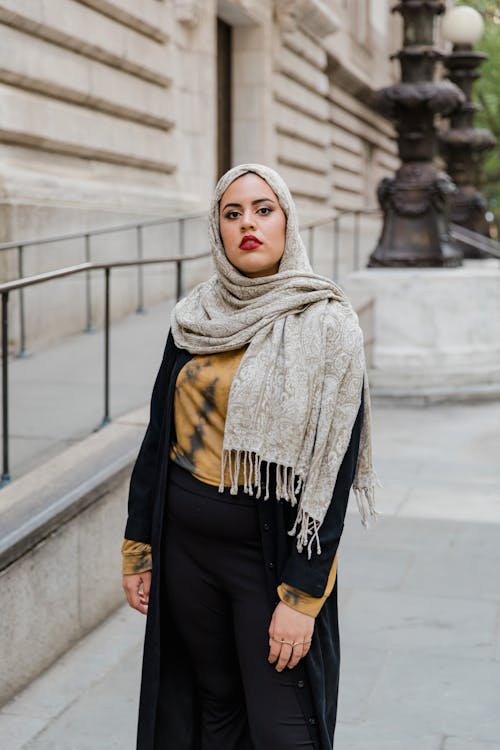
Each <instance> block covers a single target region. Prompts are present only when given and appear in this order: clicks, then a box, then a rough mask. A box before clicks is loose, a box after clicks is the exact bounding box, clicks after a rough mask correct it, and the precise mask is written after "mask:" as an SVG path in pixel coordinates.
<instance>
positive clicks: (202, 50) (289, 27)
mask: <svg viewBox="0 0 500 750" xmlns="http://www.w3.org/2000/svg"><path fill="white" fill-rule="evenodd" d="M217 19H219V24H218V23H217ZM0 25H1V33H2V44H1V45H0V216H1V218H2V221H1V223H0V227H1V231H0V240H1V241H8V240H11V239H16V240H17V239H25V238H31V237H34V236H35V237H36V236H47V235H48V236H50V235H52V234H56V233H59V232H69V231H78V230H81V229H86V228H89V229H91V228H95V227H98V226H102V225H116V224H119V223H121V222H125V221H129V220H130V219H131V218H136V217H148V216H158V215H167V214H172V213H178V212H183V211H192V210H198V209H201V210H204V209H205V208H206V207H207V205H208V200H209V196H210V193H211V190H212V188H213V185H214V182H215V180H216V178H217V176H218V175H217V171H218V164H220V159H219V160H218V148H217V134H218V132H220V129H221V122H220V119H221V117H222V116H224V117H226V118H227V119H228V122H227V123H226V126H227V127H226V130H225V131H224V132H226V133H229V136H227V138H226V141H227V139H228V138H229V139H230V143H229V148H228V152H227V153H228V154H229V157H228V158H229V162H230V163H232V164H235V163H240V162H243V161H260V162H265V163H267V164H270V165H271V166H275V167H276V168H277V169H278V170H279V171H280V172H281V173H282V174H283V176H284V178H285V179H286V180H287V181H288V182H289V184H290V187H291V189H292V191H293V192H294V194H295V196H296V199H297V202H298V204H299V209H300V213H301V218H302V219H303V220H307V219H309V218H315V217H316V216H321V215H325V214H327V213H329V214H331V212H332V209H356V208H362V207H364V206H368V205H369V206H373V205H375V204H376V196H375V190H376V185H377V183H378V182H379V180H380V179H381V178H382V177H383V176H384V175H388V174H391V173H392V172H393V170H394V168H395V167H396V166H397V159H396V148H395V144H394V141H393V130H392V126H391V125H390V124H389V123H388V121H387V120H385V119H384V118H383V117H381V116H380V115H379V114H376V112H375V110H374V108H373V106H372V104H371V97H372V95H373V93H374V92H375V90H377V89H378V88H380V87H381V86H383V85H386V84H388V83H390V82H391V81H394V80H395V78H394V74H395V71H394V70H393V67H392V64H391V63H390V62H389V59H388V57H389V54H390V52H392V51H394V50H396V49H397V48H398V47H399V46H400V28H399V24H398V23H397V21H396V20H395V19H394V18H393V17H392V16H391V14H390V2H389V0H349V2H346V0H291V1H290V2H283V0H274V2H273V0H218V2H217V0H53V1H52V0H50V1H49V2H47V1H46V0H0ZM221 27H222V28H223V29H224V30H225V31H224V33H225V39H226V42H225V44H226V48H227V50H226V52H227V55H228V57H227V60H228V61H229V62H228V63H227V64H225V66H223V73H224V72H225V73H227V76H226V79H225V80H226V81H227V82H228V83H227V85H228V86H229V88H228V90H227V92H226V93H224V92H222V98H223V100H224V103H225V105H226V106H225V108H224V109H223V110H221V107H220V98H221V91H220V85H219V91H218V81H219V78H218V75H219V74H218V70H219V72H220V65H219V67H218V65H217V63H218V57H220V48H218V29H219V31H220V28H221ZM219 41H220V39H219ZM219 62H220V60H219ZM228 65H229V67H230V70H227V67H228ZM219 83H220V82H219ZM218 94H219V99H218ZM222 111H224V112H225V113H226V114H224V115H222V114H221V112H222ZM226 145H227V144H226ZM200 236H201V235H200ZM167 239H168V238H167ZM166 247H168V242H167V241H166V240H165V242H163V241H162V249H164V248H166ZM198 247H199V244H198V245H197V249H198ZM126 249H127V241H126V238H122V241H121V242H118V241H117V242H116V243H115V248H114V249H113V251H112V252H113V253H114V256H115V257H120V256H122V255H127V254H130V253H128V252H127V250H126ZM147 249H148V248H147ZM106 252H107V255H106V257H110V256H109V253H110V252H111V250H110V251H106ZM131 252H132V251H131ZM48 253H49V249H48V248H47V249H46V250H43V252H39V253H33V254H32V255H31V256H30V258H29V264H28V268H27V272H29V273H34V272H37V271H40V270H46V269H47V268H48V267H54V266H55V265H62V264H63V262H64V263H66V261H68V264H70V263H73V262H75V261H81V260H82V251H81V248H78V249H74V248H73V249H71V248H68V249H67V250H65V252H64V253H60V254H59V255H57V254H54V253H53V254H52V255H51V256H50V257H51V259H50V265H49V264H48V263H47V257H48V255H47V254H48ZM96 253H97V251H96ZM150 254H151V253H150ZM9 257H10V260H7V259H6V258H3V257H2V258H0V278H3V279H6V278H12V277H14V276H15V275H16V269H15V259H13V257H12V256H9ZM161 273H163V272H161ZM161 273H160V272H158V271H155V274H156V275H157V276H158V275H159V276H160V277H161ZM62 283H63V282H61V284H62ZM74 283H76V282H74ZM153 284H154V282H153ZM67 287H68V289H69V288H70V287H71V284H70V283H69V282H68V284H67ZM129 287H130V289H132V288H133V284H132V283H130V284H129ZM163 287H164V284H163V282H162V283H161V284H159V285H158V288H157V289H156V292H155V294H156V293H157V295H161V294H162V293H164V292H163V291H162V290H163ZM61 288H62V287H61ZM127 289H128V287H127V285H126V284H125V285H124V286H123V287H122V288H121V292H122V294H121V295H120V296H121V298H122V300H121V302H120V304H121V308H120V309H121V311H122V312H124V311H125V310H126V309H127V308H128V309H132V308H133V305H134V304H135V303H134V301H133V300H132V299H131V298H132V296H133V293H132V292H131V291H129V292H127ZM57 293H59V292H57ZM36 294H39V296H40V295H42V292H41V291H40V292H36V293H35V291H34V290H32V291H31V292H30V295H27V296H30V297H32V298H33V299H36ZM72 295H73V292H70V291H68V292H67V297H61V299H60V302H62V303H64V304H65V302H68V305H66V304H65V307H67V306H69V302H70V299H71V297H72ZM153 296H154V295H153ZM40 299H42V297H40ZM127 300H129V301H128V302H127ZM33 306H34V307H35V308H36V309H41V308H42V307H43V304H42V303H41V302H40V305H37V304H35V303H34V302H33ZM35 317H36V316H35ZM56 317H57V316H56ZM67 322H68V326H69V328H71V327H73V328H76V327H77V323H76V319H71V315H69V316H68V318H67ZM59 324H60V322H59V321H57V322H56V321H55V320H47V321H46V322H45V323H44V324H43V327H44V328H45V329H48V328H51V327H52V328H53V327H54V326H56V325H59ZM41 335H42V336H45V333H44V331H41Z"/></svg>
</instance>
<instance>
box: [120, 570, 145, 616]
mask: <svg viewBox="0 0 500 750" xmlns="http://www.w3.org/2000/svg"><path fill="white" fill-rule="evenodd" d="M123 588H124V591H125V596H126V597H127V602H128V603H129V605H130V606H131V607H132V609H136V610H137V611H138V612H141V614H143V615H145V614H147V611H148V608H147V604H144V603H143V602H142V600H141V595H140V593H139V586H138V585H137V583H132V581H127V579H126V578H125V580H124V583H123Z"/></svg>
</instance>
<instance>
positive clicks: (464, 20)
mask: <svg viewBox="0 0 500 750" xmlns="http://www.w3.org/2000/svg"><path fill="white" fill-rule="evenodd" d="M483 31H484V21H483V17H482V15H481V14H480V13H478V11H477V10H475V8H471V7H470V6H468V5H458V6H456V7H455V8H452V9H451V10H449V11H448V12H447V13H445V15H444V16H443V25H442V32H443V36H444V38H445V39H447V40H448V41H449V42H452V44H468V45H472V44H474V42H477V41H478V40H479V39H480V38H481V36H482V34H483Z"/></svg>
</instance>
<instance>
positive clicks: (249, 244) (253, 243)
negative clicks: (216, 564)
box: [240, 234, 262, 250]
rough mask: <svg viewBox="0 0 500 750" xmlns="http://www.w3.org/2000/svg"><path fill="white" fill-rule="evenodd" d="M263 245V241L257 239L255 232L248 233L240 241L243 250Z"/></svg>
mask: <svg viewBox="0 0 500 750" xmlns="http://www.w3.org/2000/svg"><path fill="white" fill-rule="evenodd" d="M259 245H262V242H261V241H260V240H258V239H257V237H255V236H254V235H253V234H246V235H245V236H244V237H243V239H242V240H241V242H240V249H241V250H255V248H257V247H259Z"/></svg>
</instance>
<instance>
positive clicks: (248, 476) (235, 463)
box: [219, 448, 303, 506]
mask: <svg viewBox="0 0 500 750" xmlns="http://www.w3.org/2000/svg"><path fill="white" fill-rule="evenodd" d="M263 463H265V464H266V478H265V482H262V483H261V470H262V464H263ZM271 463H273V462H269V461H264V459H263V458H262V456H260V455H259V454H258V453H256V451H246V450H228V449H226V448H225V449H224V450H223V452H222V462H221V477H220V484H219V492H224V489H225V475H226V470H227V471H228V474H229V487H230V489H229V491H230V493H231V495H236V494H237V493H238V479H239V478H240V473H241V470H243V491H244V492H245V493H246V494H247V495H252V496H253V495H254V490H255V496H256V497H257V498H260V497H261V496H262V491H263V490H264V500H268V499H269V470H270V464H271ZM295 479H296V471H295V467H293V466H285V465H283V464H276V497H277V498H279V499H282V500H288V502H290V503H291V505H292V506H295V505H297V495H298V493H299V492H300V490H301V488H302V485H303V477H301V476H299V477H298V478H297V479H298V481H297V486H295Z"/></svg>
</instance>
